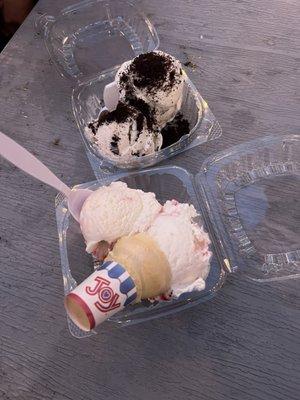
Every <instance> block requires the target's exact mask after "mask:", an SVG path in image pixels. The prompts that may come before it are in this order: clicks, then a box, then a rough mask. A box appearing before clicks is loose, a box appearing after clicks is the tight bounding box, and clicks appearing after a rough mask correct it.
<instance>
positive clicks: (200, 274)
mask: <svg viewBox="0 0 300 400" xmlns="http://www.w3.org/2000/svg"><path fill="white" fill-rule="evenodd" d="M196 217H197V212H196V210H195V208H194V206H192V205H189V204H180V203H178V202H177V201H175V200H172V201H167V202H166V203H165V205H164V206H163V210H162V212H161V213H160V214H159V215H158V216H157V217H156V218H155V220H154V221H153V223H152V225H151V226H150V228H149V229H148V230H147V234H148V235H149V236H150V237H151V238H152V239H154V240H155V241H156V242H157V244H158V245H159V247H160V249H161V250H162V252H163V253H164V254H165V255H166V257H167V259H168V262H169V264H170V268H171V273H172V279H171V288H172V290H173V294H174V295H175V296H179V295H180V294H182V293H184V292H190V291H193V290H203V289H204V288H205V279H206V278H207V275H208V272H209V268H210V264H209V260H210V257H211V252H210V250H209V244H210V240H209V237H208V235H207V233H206V232H205V231H204V230H203V228H202V227H200V226H199V225H198V224H197V223H196V222H194V219H195V218H196Z"/></svg>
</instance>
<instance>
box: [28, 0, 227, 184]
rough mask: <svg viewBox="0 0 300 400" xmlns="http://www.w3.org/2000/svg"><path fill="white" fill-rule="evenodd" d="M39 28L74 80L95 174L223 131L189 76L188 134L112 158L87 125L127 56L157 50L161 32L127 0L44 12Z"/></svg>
mask: <svg viewBox="0 0 300 400" xmlns="http://www.w3.org/2000/svg"><path fill="white" fill-rule="evenodd" d="M36 25H37V28H38V29H39V31H43V32H44V38H45V44H46V47H47V49H48V51H49V54H50V56H51V59H52V60H53V62H54V63H55V65H56V66H57V68H58V70H59V72H60V73H61V75H63V76H65V77H67V78H70V79H71V80H73V81H74V90H73V95H72V103H73V112H74V115H75V118H76V121H77V124H78V127H79V130H80V132H81V137H82V139H83V141H84V144H85V150H86V153H87V156H88V159H89V161H90V162H91V166H92V168H93V170H94V172H95V174H96V176H97V177H99V178H102V177H103V176H104V175H105V173H107V172H108V173H110V174H111V173H116V172H117V171H118V170H119V169H124V170H127V169H140V168H144V167H147V166H150V165H154V164H157V163H159V162H160V161H162V160H164V159H167V158H169V157H171V156H173V155H175V154H178V153H180V152H182V151H185V150H187V149H188V148H191V147H194V146H198V145H200V144H201V143H203V142H206V141H208V140H212V139H215V138H217V137H219V136H220V135H221V134H222V131H221V128H220V125H219V124H218V122H217V120H216V118H215V117H214V115H213V113H212V112H211V111H210V109H209V107H208V105H207V103H206V102H205V101H204V100H203V98H202V97H201V95H200V94H199V92H198V91H197V89H196V88H195V86H194V85H193V84H192V82H191V81H190V80H189V79H187V84H186V85H185V93H184V100H183V104H182V107H181V110H180V111H181V112H182V113H183V114H184V116H185V118H187V119H188V120H189V122H190V127H191V129H190V133H189V134H188V135H186V136H185V137H183V138H182V139H181V140H180V141H179V142H177V143H175V144H173V145H171V146H169V147H167V148H166V149H163V150H161V151H159V152H157V153H156V154H153V155H148V156H142V157H139V158H137V160H136V161H133V162H132V163H124V162H113V161H111V160H109V159H107V158H105V157H102V156H101V154H99V152H98V151H97V150H96V149H95V148H94V147H93V145H92V143H91V142H90V141H89V139H88V138H87V137H86V135H85V133H84V128H85V127H87V125H88V124H89V123H90V122H93V121H94V120H95V119H97V118H98V116H99V112H100V110H101V108H102V106H103V100H102V95H103V89H104V86H105V85H106V84H108V83H110V82H112V81H113V79H114V76H115V73H116V71H117V69H118V67H119V66H120V65H121V64H122V63H123V62H124V61H126V60H129V59H132V58H133V57H135V56H137V55H139V54H141V53H145V52H149V51H152V50H156V49H158V47H159V39H158V35H157V33H156V31H155V28H154V27H153V25H152V23H151V22H150V21H149V19H148V18H146V17H145V16H144V15H143V13H141V12H140V11H138V9H137V8H136V6H133V5H132V4H131V3H129V2H127V1H125V0H124V1H123V0H93V1H83V2H81V3H78V4H75V5H73V6H70V7H68V8H65V9H64V10H62V11H61V12H60V13H59V14H58V15H56V16H51V15H43V16H41V17H39V19H38V20H37V23H36Z"/></svg>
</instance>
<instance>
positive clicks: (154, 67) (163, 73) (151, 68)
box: [120, 51, 173, 91]
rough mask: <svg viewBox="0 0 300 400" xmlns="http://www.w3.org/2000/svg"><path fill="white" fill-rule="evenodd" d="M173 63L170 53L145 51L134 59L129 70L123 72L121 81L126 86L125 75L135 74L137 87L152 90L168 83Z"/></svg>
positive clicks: (134, 81)
mask: <svg viewBox="0 0 300 400" xmlns="http://www.w3.org/2000/svg"><path fill="white" fill-rule="evenodd" d="M172 65H173V62H172V58H171V57H170V56H168V55H164V54H159V53H156V52H154V51H152V52H149V53H143V54H140V55H139V56H138V57H136V58H135V59H134V60H133V62H132V64H131V65H130V67H129V71H128V72H123V74H121V77H120V81H121V82H124V83H125V86H126V83H127V81H126V78H125V77H127V75H128V74H133V75H134V76H135V78H134V80H133V83H134V85H135V86H136V87H138V88H147V89H148V90H149V91H151V90H153V89H156V88H158V87H161V86H162V85H164V84H165V83H166V81H167V77H168V74H169V72H170V70H171V68H172ZM125 90H126V89H125Z"/></svg>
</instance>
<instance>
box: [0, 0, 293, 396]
mask: <svg viewBox="0 0 300 400" xmlns="http://www.w3.org/2000/svg"><path fill="white" fill-rule="evenodd" d="M70 3H71V2H68V3H67V1H65V0H55V1H51V2H50V1H46V0H40V2H39V3H38V4H37V6H36V8H35V9H34V10H33V12H32V13H31V15H30V16H29V17H28V19H27V20H26V21H25V22H24V24H23V25H22V26H21V28H20V29H19V30H18V32H17V33H16V35H15V36H14V38H13V39H12V41H11V42H10V43H9V44H8V46H7V48H6V49H5V50H4V51H3V52H2V53H1V55H0V87H1V96H0V105H1V107H0V129H1V130H3V131H4V132H6V133H7V134H8V135H10V136H11V137H13V138H15V139H16V140H17V141H18V142H19V143H21V144H22V145H24V146H26V147H27V149H29V150H30V151H32V152H34V154H36V155H37V156H38V157H39V158H40V159H41V160H42V161H44V162H45V163H46V164H47V165H48V166H49V167H50V168H51V169H52V170H53V171H54V172H55V173H56V174H58V175H59V176H61V177H62V178H63V179H64V180H65V182H66V183H67V184H70V185H71V184H74V183H79V182H84V181H88V180H92V179H93V174H92V172H91V169H90V166H89V164H88V161H87V159H86V156H85V153H84V151H83V145H82V143H81V141H80V140H79V136H77V128H76V126H75V123H74V119H73V115H72V111H71V104H70V93H71V84H70V82H68V81H67V80H63V79H61V78H60V76H59V75H58V74H57V72H56V70H55V69H54V68H53V65H51V64H52V63H51V61H50V60H49V56H48V54H47V52H46V49H45V47H44V44H43V41H42V40H41V37H40V36H39V35H37V34H36V33H35V30H34V26H33V25H34V19H35V18H36V16H37V14H38V13H41V12H50V13H51V12H53V11H54V10H55V9H58V8H59V7H62V6H64V5H67V4H70ZM147 3H148V4H147ZM142 6H143V8H144V9H145V11H146V13H147V14H148V15H149V16H150V17H151V19H152V20H153V22H154V23H155V26H156V27H157V29H158V32H159V35H160V38H161V48H162V49H164V50H167V51H169V52H171V53H173V54H174V55H175V56H177V57H178V58H179V59H180V60H182V61H183V62H190V63H189V65H190V68H189V74H190V75H191V78H192V79H193V80H194V82H195V84H196V86H197V87H198V88H199V89H200V90H201V93H202V94H203V96H204V97H205V98H206V99H207V100H208V102H209V104H210V105H211V107H212V109H213V111H214V113H215V115H216V116H217V117H218V119H219V121H220V123H221V124H222V127H223V136H222V138H220V139H218V140H217V141H215V142H213V143H210V144H209V145H204V146H202V147H201V151H199V149H198V153H197V157H198V159H199V161H200V162H201V161H203V160H204V158H205V157H207V156H208V155H209V154H211V153H212V152H215V151H217V150H221V149H224V148H226V147H229V146H231V145H233V144H236V143H240V142H243V141H245V140H248V139H251V138H254V137H260V136H263V135H265V134H281V133H295V132H298V133H299V126H300V95H299V93H300V79H299V78H300V76H299V75H300V74H299V63H300V23H299V22H300V21H299V19H300V3H299V0H265V1H263V2H262V1H260V0H235V1H234V0H226V1H224V0H211V1H203V0H185V1H183V0H182V1H179V0H171V1H159V0H153V1H152V2H146V1H145V2H144V3H142ZM76 138H77V139H76ZM174 162H176V163H177V164H180V165H184V164H185V160H184V158H183V156H179V157H177V158H176V160H174ZM53 203H54V192H53V190H51V189H50V188H48V187H46V186H45V185H43V184H40V183H39V182H37V181H35V180H32V179H30V178H29V177H27V176H25V175H24V174H23V173H22V172H20V171H19V170H17V169H16V168H14V167H13V166H12V165H10V164H8V163H6V162H4V161H3V160H1V162H0V265H1V268H0V317H1V322H0V343H1V350H0V398H1V400H2V399H3V400H8V399H9V400H12V399H16V400H21V399H22V400H23V399H24V400H36V399H42V400H48V399H49V400H50V399H51V400H63V399H72V400H79V399H84V400H94V399H122V400H124V399H131V400H133V399H136V400H141V399H145V400H154V399H162V400H167V399H172V400H177V399H178V400H179V399H180V400H181V399H190V400H192V399H195V400H196V399H197V400H198V399H203V400H204V399H205V400H210V399H211V400H215V399H218V400H221V399H224V400H225V399H226V400H228V399H234V400H235V399H236V400H241V399H243V400H253V399H256V400H296V399H299V393H300V373H299V372H300V371H299V369H300V365H299V364H300V354H299V348H300V346H299V345H300V341H299V328H300V318H299V305H300V302H299V288H300V284H299V283H300V281H299V280H298V281H297V280H294V281H284V282H281V283H279V282H278V283H272V284H270V283H269V284H260V285H258V284H256V283H251V282H249V281H248V280H246V279H244V277H243V276H242V275H241V274H237V275H234V276H232V277H230V278H229V280H228V282H227V284H226V286H225V287H224V288H223V289H222V291H221V292H220V293H219V295H218V296H217V297H216V298H214V299H213V300H212V301H210V302H208V303H205V304H203V305H200V306H198V307H196V308H193V309H190V310H187V311H185V312H184V313H181V314H177V315H173V316H171V317H168V318H164V319H160V320H155V321H151V322H147V323H145V324H143V325H136V326H132V327H128V328H126V329H117V330H113V331H112V332H110V333H109V334H107V333H106V334H100V335H97V336H95V337H92V338H89V339H85V340H77V339H74V338H73V337H71V336H70V334H69V332H68V329H67V325H66V318H65V313H64V309H63V305H62V300H63V297H62V282H61V271H60V267H59V262H60V261H59V254H58V240H57V232H56V223H55V215H54V207H53Z"/></svg>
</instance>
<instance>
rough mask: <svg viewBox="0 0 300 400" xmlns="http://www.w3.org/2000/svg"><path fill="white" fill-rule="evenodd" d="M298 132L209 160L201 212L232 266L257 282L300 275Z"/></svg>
mask: <svg viewBox="0 0 300 400" xmlns="http://www.w3.org/2000/svg"><path fill="white" fill-rule="evenodd" d="M299 155H300V135H289V136H281V137H264V138H262V139H255V140H253V141H250V142H247V143H244V144H241V145H238V146H235V147H232V148H230V149H228V150H225V151H223V152H221V153H218V154H216V155H214V156H212V157H210V158H209V159H207V160H206V161H205V163H204V164H203V166H202V168H201V172H200V173H199V174H197V175H196V177H195V180H196V185H197V186H198V188H199V190H200V192H199V193H200V194H201V197H202V201H201V204H202V209H203V216H204V218H205V220H206V223H207V225H208V226H209V227H210V228H209V232H211V234H213V236H214V241H215V242H217V243H218V246H217V247H218V248H219V251H220V252H221V253H223V258H224V260H225V263H226V264H227V266H228V269H229V270H234V269H235V268H237V267H239V268H240V269H241V270H244V271H245V273H246V274H247V275H248V276H249V277H250V278H252V279H254V280H256V281H268V280H270V281H272V280H273V281H275V280H282V279H287V278H294V277H299V276H300V243H299V242H300V225H299V221H300V203H299V198H300V159H299Z"/></svg>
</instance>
